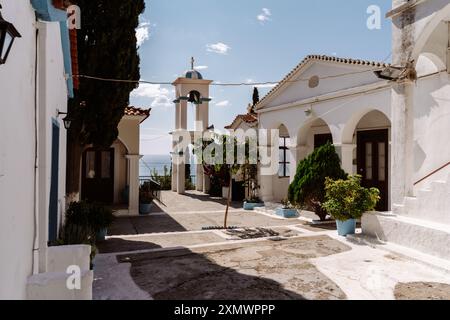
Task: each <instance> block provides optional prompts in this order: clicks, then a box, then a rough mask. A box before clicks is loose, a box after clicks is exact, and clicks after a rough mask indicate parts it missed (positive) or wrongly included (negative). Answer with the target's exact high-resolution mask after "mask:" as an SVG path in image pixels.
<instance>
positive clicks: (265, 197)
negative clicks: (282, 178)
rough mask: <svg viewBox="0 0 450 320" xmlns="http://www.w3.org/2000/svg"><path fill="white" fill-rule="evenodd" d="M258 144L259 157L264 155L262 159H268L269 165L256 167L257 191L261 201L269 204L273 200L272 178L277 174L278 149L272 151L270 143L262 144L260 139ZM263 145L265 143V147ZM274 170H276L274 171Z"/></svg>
mask: <svg viewBox="0 0 450 320" xmlns="http://www.w3.org/2000/svg"><path fill="white" fill-rule="evenodd" d="M260 142H261V144H262V145H261V146H260V147H259V149H260V152H261V155H265V156H264V157H269V158H270V164H263V163H260V164H259V165H258V177H259V186H260V190H259V191H260V197H261V200H262V201H264V202H269V201H272V200H273V199H274V194H273V183H274V181H273V180H274V177H275V176H276V175H277V174H278V173H277V170H278V167H279V159H278V153H279V149H278V146H274V147H273V148H274V149H273V150H272V142H271V141H270V140H269V141H265V142H264V141H262V140H261V139H260ZM263 143H265V145H263ZM274 153H276V154H274ZM269 166H270V167H269ZM275 168H277V170H275ZM272 169H273V170H272Z"/></svg>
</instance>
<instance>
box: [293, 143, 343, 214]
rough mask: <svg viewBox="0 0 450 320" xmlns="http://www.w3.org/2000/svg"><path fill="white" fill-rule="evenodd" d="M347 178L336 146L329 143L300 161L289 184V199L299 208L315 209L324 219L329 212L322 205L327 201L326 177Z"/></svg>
mask: <svg viewBox="0 0 450 320" xmlns="http://www.w3.org/2000/svg"><path fill="white" fill-rule="evenodd" d="M327 177H330V178H332V179H345V178H346V177H347V174H346V173H345V172H344V170H342V168H341V160H340V158H339V155H338V154H337V153H336V150H335V148H334V146H333V145H332V144H331V143H327V144H326V145H324V146H321V147H320V148H317V149H316V150H314V152H313V153H311V154H310V155H309V156H308V157H307V158H306V159H304V160H302V161H300V163H299V164H298V166H297V172H296V175H295V178H294V181H293V182H292V183H291V185H290V186H289V191H288V197H289V201H290V202H291V203H292V204H293V205H295V206H296V207H297V208H300V209H306V210H311V211H314V213H315V214H316V215H317V216H318V217H319V218H320V220H321V221H324V220H325V219H326V217H327V212H326V211H325V210H324V208H323V207H322V203H323V202H324V201H325V179H326V178H327Z"/></svg>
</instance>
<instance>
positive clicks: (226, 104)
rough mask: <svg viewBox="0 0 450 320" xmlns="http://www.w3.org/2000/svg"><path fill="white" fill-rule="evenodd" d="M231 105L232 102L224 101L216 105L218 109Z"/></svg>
mask: <svg viewBox="0 0 450 320" xmlns="http://www.w3.org/2000/svg"><path fill="white" fill-rule="evenodd" d="M229 105H230V101H228V100H224V101H220V102H217V103H216V106H217V107H228V106H229Z"/></svg>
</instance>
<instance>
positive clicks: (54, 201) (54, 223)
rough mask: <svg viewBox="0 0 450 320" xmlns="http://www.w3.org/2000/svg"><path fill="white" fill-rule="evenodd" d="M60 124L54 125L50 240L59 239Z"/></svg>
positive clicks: (49, 220)
mask: <svg viewBox="0 0 450 320" xmlns="http://www.w3.org/2000/svg"><path fill="white" fill-rule="evenodd" d="M58 178H59V124H58V123H57V122H56V121H53V125H52V167H51V184H50V208H49V219H48V224H49V225H48V241H49V242H50V243H52V242H55V241H56V240H57V239H58V184H59V181H58V180H59V179H58Z"/></svg>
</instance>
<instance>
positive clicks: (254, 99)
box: [253, 87, 259, 106]
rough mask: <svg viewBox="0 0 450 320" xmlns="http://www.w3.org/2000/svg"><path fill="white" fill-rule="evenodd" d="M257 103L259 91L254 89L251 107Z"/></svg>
mask: <svg viewBox="0 0 450 320" xmlns="http://www.w3.org/2000/svg"><path fill="white" fill-rule="evenodd" d="M258 102H259V91H258V88H257V87H255V88H254V89H253V106H256V105H257V104H258Z"/></svg>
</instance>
